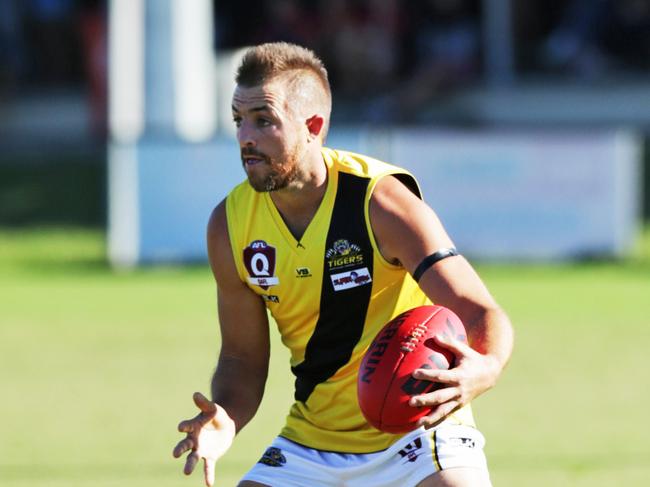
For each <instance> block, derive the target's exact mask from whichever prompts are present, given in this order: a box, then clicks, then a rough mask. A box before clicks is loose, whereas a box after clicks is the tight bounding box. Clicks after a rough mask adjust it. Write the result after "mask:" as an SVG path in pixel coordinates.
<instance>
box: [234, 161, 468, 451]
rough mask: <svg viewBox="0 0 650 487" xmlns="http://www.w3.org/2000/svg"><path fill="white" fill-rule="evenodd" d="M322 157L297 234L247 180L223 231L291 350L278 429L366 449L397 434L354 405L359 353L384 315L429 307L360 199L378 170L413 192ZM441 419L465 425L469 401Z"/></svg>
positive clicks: (320, 442)
mask: <svg viewBox="0 0 650 487" xmlns="http://www.w3.org/2000/svg"><path fill="white" fill-rule="evenodd" d="M322 154H323V159H324V161H325V164H326V166H327V171H328V180H327V189H326V191H325V195H324V197H323V200H322V201H321V203H320V206H319V208H318V210H317V211H316V214H315V215H314V217H313V219H312V221H311V222H310V224H309V226H308V227H307V229H306V230H305V232H304V234H303V236H302V237H301V239H300V240H299V241H298V240H296V238H295V237H294V236H293V235H292V233H291V232H290V231H289V229H288V227H287V226H286V224H285V223H284V221H283V219H282V217H281V215H280V213H279V212H278V210H277V209H276V207H275V205H274V204H273V201H272V200H271V197H270V195H269V193H264V192H262V193H258V192H255V191H254V190H253V189H252V188H251V186H250V185H249V183H248V181H244V182H243V183H241V184H240V185H238V186H237V187H235V189H233V191H232V192H231V193H230V194H229V195H228V197H227V200H226V215H227V220H228V231H229V234H230V243H231V246H232V250H233V254H234V255H233V256H234V260H235V263H236V266H237V271H238V273H239V276H240V278H241V279H242V281H243V282H245V283H246V284H247V285H248V286H249V287H250V289H252V290H253V291H254V292H255V293H257V294H258V295H259V296H261V298H262V299H263V300H264V301H265V303H266V306H267V308H268V310H269V311H270V314H271V315H272V316H273V318H274V320H275V322H276V324H277V327H278V330H279V332H280V335H281V338H282V342H283V343H284V345H286V346H287V347H288V348H289V350H290V352H291V358H290V361H291V371H292V372H293V373H294V375H295V394H294V396H295V403H294V404H293V406H292V407H291V409H290V412H289V415H288V417H287V420H286V425H285V427H284V428H283V430H282V431H281V433H280V434H281V436H284V437H286V438H288V439H290V440H292V441H295V442H297V443H300V444H302V445H305V446H307V447H310V448H316V449H320V450H327V451H338V452H349V453H368V452H374V451H379V450H383V449H385V448H387V447H388V446H390V445H391V444H392V443H393V442H394V441H396V440H397V439H398V438H399V437H400V436H403V435H393V434H388V433H383V432H381V431H378V430H376V429H375V428H373V427H372V426H370V425H369V424H368V423H367V422H366V421H365V419H364V418H363V415H362V414H361V411H360V410H359V406H358V402H357V396H356V394H357V385H356V383H357V373H358V369H359V365H360V363H361V359H362V357H363V354H364V353H365V351H366V350H367V348H368V346H369V345H370V343H371V341H372V340H373V338H374V337H375V335H376V334H377V333H378V332H379V330H380V329H381V328H382V327H383V325H384V324H386V323H387V322H388V321H390V320H391V319H392V318H393V317H395V316H397V315H398V314H400V313H401V312H403V311H405V310H407V309H410V308H413V307H415V306H420V305H423V304H430V301H429V299H428V298H427V297H426V295H425V294H424V293H423V292H422V291H421V290H420V288H419V287H418V285H417V283H416V282H415V281H414V280H413V279H412V278H411V276H410V274H409V273H408V272H406V271H405V269H404V268H403V267H401V266H396V265H393V264H391V263H389V262H388V261H386V260H385V259H384V258H383V257H382V255H381V254H380V253H379V250H378V246H377V243H376V241H375V238H374V235H373V232H372V230H371V227H370V221H369V216H368V206H369V201H370V197H371V195H372V191H373V189H374V187H375V185H376V184H377V182H378V181H379V180H380V179H381V178H382V177H385V176H387V175H394V176H396V177H397V178H399V179H400V180H401V181H403V182H404V183H405V184H406V185H407V186H408V187H409V188H410V189H411V190H412V191H413V192H414V193H415V194H417V195H418V196H420V191H419V188H418V185H417V182H416V181H415V178H413V176H412V175H410V174H409V173H408V172H406V171H405V170H403V169H401V168H398V167H396V166H392V165H389V164H386V163H384V162H381V161H378V160H375V159H372V158H369V157H366V156H361V155H358V154H353V153H351V152H344V151H335V150H331V149H327V148H323V150H322ZM448 420H450V421H455V422H458V423H463V424H473V420H472V415H471V411H470V410H469V407H465V408H463V409H461V410H460V411H458V412H456V413H455V414H454V415H453V417H450V419H448Z"/></svg>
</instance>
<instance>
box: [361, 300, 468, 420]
mask: <svg viewBox="0 0 650 487" xmlns="http://www.w3.org/2000/svg"><path fill="white" fill-rule="evenodd" d="M436 335H447V336H452V337H454V338H456V339H457V340H460V341H463V342H467V336H466V333H465V327H464V326H463V323H462V322H461V321H460V319H459V318H458V316H456V315H455V314H454V313H453V312H452V311H451V310H449V309H447V308H445V307H443V306H433V305H431V306H419V307H417V308H413V309H410V310H408V311H405V312H404V313H402V314H400V315H398V316H396V317H395V318H393V319H392V320H391V321H390V322H389V323H388V324H387V325H386V326H384V327H383V328H382V330H381V331H380V332H379V333H378V334H377V336H376V337H375V339H374V340H373V342H372V343H371V344H370V347H369V348H368V351H367V352H366V354H365V355H364V357H363V361H362V362H361V366H360V368H359V378H358V380H357V395H358V398H359V406H360V408H361V412H362V413H363V415H364V416H365V418H366V419H367V420H368V422H369V423H370V424H371V425H373V426H374V427H375V428H377V429H379V430H382V431H385V432H387V433H405V432H407V431H411V430H412V429H414V428H415V427H416V422H417V420H418V419H420V418H421V417H423V416H426V415H427V414H429V412H430V411H431V408H428V407H413V406H409V404H408V402H409V399H410V398H411V396H414V395H417V394H423V393H427V392H431V391H434V390H435V389H437V388H438V387H439V384H437V383H435V382H429V381H425V380H418V379H414V378H413V377H412V375H411V374H412V372H413V371H414V370H415V369H419V368H422V369H432V368H435V369H448V368H450V367H453V365H454V355H453V354H452V353H451V352H450V351H448V350H446V349H444V348H442V347H440V346H439V345H437V344H435V342H434V340H433V337H434V336H436Z"/></svg>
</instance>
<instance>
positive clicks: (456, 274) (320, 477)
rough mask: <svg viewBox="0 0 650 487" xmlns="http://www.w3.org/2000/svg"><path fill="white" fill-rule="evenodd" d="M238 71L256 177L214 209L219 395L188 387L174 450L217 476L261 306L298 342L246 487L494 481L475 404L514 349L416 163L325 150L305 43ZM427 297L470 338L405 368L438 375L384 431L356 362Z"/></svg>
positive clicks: (246, 143)
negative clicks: (285, 410) (423, 412)
mask: <svg viewBox="0 0 650 487" xmlns="http://www.w3.org/2000/svg"><path fill="white" fill-rule="evenodd" d="M236 80H237V87H236V89H235V93H234V96H233V106H232V110H233V117H234V121H235V124H236V125H237V139H238V141H239V145H240V149H241V158H242V163H243V166H244V170H245V171H246V174H247V176H248V180H247V181H245V182H243V183H242V184H240V185H239V186H237V187H236V188H235V189H234V190H233V191H232V192H231V193H230V194H229V195H228V197H227V198H226V199H225V200H224V201H222V202H221V203H220V204H219V205H218V206H217V207H216V208H215V210H214V211H213V213H212V215H211V218H210V222H209V224H208V254H209V259H210V264H211V267H212V271H213V273H214V276H215V279H216V283H217V290H218V310H219V321H220V326H221V337H222V347H221V352H220V355H219V361H218V364H217V368H216V370H215V372H214V376H213V379H212V391H211V392H212V401H210V400H208V399H207V398H205V397H204V396H203V395H201V394H200V393H196V394H195V395H194V401H195V403H196V405H197V406H198V407H199V409H200V410H201V412H200V413H199V414H198V415H197V416H196V417H195V418H193V419H190V420H187V421H183V422H181V423H180V425H179V430H180V431H181V432H185V433H187V436H186V437H185V439H183V440H182V441H181V442H179V444H178V445H177V446H176V448H175V449H174V456H176V457H179V456H180V455H182V454H183V453H184V452H186V451H190V450H191V453H190V454H189V455H188V457H187V461H186V465H185V473H187V474H189V473H191V472H192V470H193V469H194V467H195V465H196V464H197V463H198V461H199V460H200V459H201V458H203V459H204V471H205V478H206V483H207V484H208V485H212V484H213V482H214V463H215V461H216V460H217V459H218V458H219V457H220V456H221V455H222V454H223V453H224V452H225V451H226V450H227V449H228V448H229V446H230V444H231V443H232V441H233V439H234V436H235V434H236V433H237V431H239V430H240V429H241V428H243V427H244V426H245V425H246V423H248V421H249V420H250V419H251V418H252V417H253V415H254V414H255V411H256V409H257V407H258V405H259V403H260V401H261V398H262V394H263V391H264V384H265V381H266V376H267V371H268V361H269V322H268V319H267V314H266V310H267V309H268V310H269V311H270V312H271V314H272V315H273V317H274V318H275V321H276V322H277V325H278V329H279V331H280V333H281V335H282V340H283V342H284V344H285V345H286V346H287V347H289V349H290V351H291V369H292V372H293V373H294V374H295V376H296V382H295V399H296V402H295V403H294V405H293V406H292V407H291V410H290V411H289V414H288V417H287V421H286V425H285V427H284V428H283V429H282V431H281V433H280V435H279V436H278V437H277V438H276V440H275V441H274V442H273V445H271V446H270V447H269V448H268V449H267V450H266V452H265V453H264V455H263V456H262V458H261V459H260V460H259V462H258V463H257V464H256V465H255V466H254V467H253V468H252V469H251V470H250V471H249V472H248V473H247V474H246V475H245V476H244V479H243V480H242V481H241V483H240V484H239V485H240V486H241V487H251V486H260V485H261V486H264V485H266V486H274V487H285V486H309V487H314V486H338V485H349V486H415V485H419V486H471V487H477V486H489V485H490V480H489V476H488V473H487V467H486V462H485V456H484V454H483V443H484V440H483V437H482V436H481V434H480V433H479V432H478V430H476V428H475V427H474V424H473V419H472V414H471V411H470V409H469V403H470V401H471V400H472V399H473V398H475V397H476V396H478V395H479V394H481V393H483V392H484V391H486V390H487V389H489V388H491V387H492V386H493V385H494V384H495V382H496V380H497V378H498V376H499V375H500V373H501V371H502V369H503V367H504V366H505V364H506V362H507V361H508V358H509V356H510V353H511V349H512V330H511V326H510V323H509V320H508V318H507V317H506V315H505V314H504V313H503V311H502V310H501V309H500V308H499V307H498V306H497V304H496V303H495V302H494V300H493V299H492V297H491V296H490V294H489V293H488V291H487V290H486V288H485V286H484V285H483V284H482V282H481V280H480V279H479V277H478V276H477V274H476V273H475V272H474V270H473V269H472V267H471V266H470V265H469V264H468V262H467V261H466V260H465V259H464V258H463V257H462V256H460V255H458V253H457V252H456V251H455V249H454V248H453V244H452V242H451V240H450V238H449V237H448V236H447V234H446V232H445V230H444V229H443V227H442V225H441V223H440V221H439V220H438V218H437V217H436V215H435V213H434V212H433V210H432V209H431V208H430V207H428V206H427V205H426V204H425V203H424V202H423V201H422V200H421V199H420V195H419V189H418V186H417V183H416V182H415V179H414V178H413V177H412V176H411V175H410V174H408V173H407V172H406V171H404V170H403V169H400V168H397V167H395V166H391V165H388V164H385V163H383V162H380V161H377V160H374V159H371V158H368V157H365V156H361V155H358V154H352V153H348V152H344V151H334V150H331V149H327V148H324V147H323V142H324V140H325V136H326V133H327V128H328V122H329V115H330V107H331V96H330V90H329V84H328V80H327V73H326V71H325V68H324V67H323V65H322V63H321V62H320V60H319V59H318V58H316V57H315V55H314V54H313V53H312V52H311V51H308V50H306V49H303V48H301V47H298V46H295V45H290V44H286V43H273V44H264V45H261V46H257V47H255V48H252V49H250V50H249V51H248V52H247V53H246V55H245V56H244V58H243V61H242V64H241V65H240V67H239V70H238V73H237V78H236ZM353 273H354V274H355V279H353V280H352V279H346V280H341V279H340V278H342V277H346V276H347V277H350V276H352V274H353ZM343 281H345V282H349V281H353V282H354V285H345V286H342V285H339V284H337V283H339V282H343ZM431 301H434V302H436V303H437V304H440V305H443V306H446V307H448V308H450V309H452V310H454V311H455V312H456V313H457V314H458V315H459V316H460V318H461V319H462V321H463V323H464V324H465V327H466V329H467V334H468V341H469V345H470V346H471V348H470V346H467V345H466V344H463V343H461V342H458V341H455V340H444V339H442V338H440V339H439V340H438V341H439V343H440V344H441V345H443V346H445V347H447V348H448V349H449V350H451V351H452V352H453V353H454V354H455V356H456V367H455V368H453V369H451V370H448V371H438V370H425V369H420V370H416V371H415V372H414V373H413V375H414V377H416V378H418V379H425V380H430V381H435V382H440V383H442V384H444V386H445V387H442V388H440V389H438V390H437V391H434V392H431V393H428V394H424V395H420V396H415V397H413V398H412V399H411V405H413V406H414V407H415V406H432V407H433V410H432V413H431V414H430V415H429V416H427V417H425V418H423V419H422V420H421V423H420V424H421V426H422V427H421V428H418V429H416V430H415V431H413V432H411V433H408V434H406V435H392V434H387V433H383V432H380V431H378V430H376V429H374V428H373V427H371V426H370V425H369V424H368V423H367V422H366V421H365V420H364V418H363V416H362V414H361V412H360V411H359V407H358V404H357V400H356V378H357V372H358V367H359V363H360V361H361V359H362V356H363V354H364V352H365V350H366V349H367V347H368V345H369V344H370V342H371V340H372V339H373V337H374V336H375V335H376V333H377V332H378V331H379V330H380V329H381V327H382V326H383V325H384V324H385V323H386V322H388V321H389V320H390V319H391V318H392V317H394V316H396V315H397V314H399V313H401V312H402V311H404V310H406V309H409V308H412V307H415V306H418V305H423V304H427V303H430V302H431Z"/></svg>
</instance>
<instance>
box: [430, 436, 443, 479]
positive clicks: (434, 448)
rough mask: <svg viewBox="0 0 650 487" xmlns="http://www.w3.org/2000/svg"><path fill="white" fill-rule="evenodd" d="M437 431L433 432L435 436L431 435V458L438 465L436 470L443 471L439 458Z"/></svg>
mask: <svg viewBox="0 0 650 487" xmlns="http://www.w3.org/2000/svg"><path fill="white" fill-rule="evenodd" d="M437 433H438V432H437V431H436V430H433V435H431V457H432V458H433V463H434V464H435V465H436V470H438V471H440V470H442V467H441V466H440V458H438V442H437V438H436V436H437Z"/></svg>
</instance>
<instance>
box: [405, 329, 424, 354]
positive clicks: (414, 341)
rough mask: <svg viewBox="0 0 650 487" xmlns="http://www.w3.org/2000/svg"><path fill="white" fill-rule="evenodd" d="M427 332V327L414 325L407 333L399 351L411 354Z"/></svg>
mask: <svg viewBox="0 0 650 487" xmlns="http://www.w3.org/2000/svg"><path fill="white" fill-rule="evenodd" d="M426 331H427V326H426V325H425V324H424V323H420V324H418V325H416V326H415V327H414V328H413V329H412V330H411V331H410V332H409V333H408V335H406V337H405V339H404V341H403V342H402V346H401V347H400V350H402V352H405V353H409V352H412V351H413V350H415V348H416V347H417V346H418V343H420V340H421V339H422V337H423V336H424V334H425V333H426Z"/></svg>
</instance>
